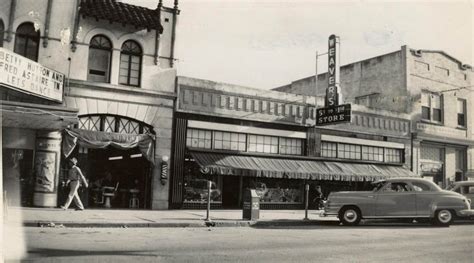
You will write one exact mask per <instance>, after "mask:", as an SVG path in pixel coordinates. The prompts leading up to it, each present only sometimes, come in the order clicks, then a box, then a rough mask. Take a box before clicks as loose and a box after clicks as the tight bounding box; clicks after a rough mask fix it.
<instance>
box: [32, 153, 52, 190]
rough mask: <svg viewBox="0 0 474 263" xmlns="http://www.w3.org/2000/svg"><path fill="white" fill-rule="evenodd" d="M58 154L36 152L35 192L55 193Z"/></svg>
mask: <svg viewBox="0 0 474 263" xmlns="http://www.w3.org/2000/svg"><path fill="white" fill-rule="evenodd" d="M55 169H56V153H54V152H36V158H35V175H36V180H35V182H36V183H35V191H37V192H47V193H50V192H51V193H52V192H54V185H55V183H54V182H55V178H54V177H55Z"/></svg>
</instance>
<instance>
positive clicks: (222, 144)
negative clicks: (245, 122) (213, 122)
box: [214, 131, 247, 152]
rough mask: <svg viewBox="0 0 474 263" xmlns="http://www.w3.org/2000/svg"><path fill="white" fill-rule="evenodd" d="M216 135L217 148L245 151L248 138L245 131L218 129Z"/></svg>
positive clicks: (215, 145) (215, 146) (215, 144)
mask: <svg viewBox="0 0 474 263" xmlns="http://www.w3.org/2000/svg"><path fill="white" fill-rule="evenodd" d="M214 137H215V138H214V148H215V149H218V150H233V151H242V152H243V151H245V145H246V143H247V140H246V136H245V134H244V133H235V132H221V131H216V132H214Z"/></svg>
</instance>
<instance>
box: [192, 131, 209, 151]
mask: <svg viewBox="0 0 474 263" xmlns="http://www.w3.org/2000/svg"><path fill="white" fill-rule="evenodd" d="M211 142H212V132H211V131H207V130H198V129H188V131H187V134H186V146H187V147H193V148H203V149H211Z"/></svg>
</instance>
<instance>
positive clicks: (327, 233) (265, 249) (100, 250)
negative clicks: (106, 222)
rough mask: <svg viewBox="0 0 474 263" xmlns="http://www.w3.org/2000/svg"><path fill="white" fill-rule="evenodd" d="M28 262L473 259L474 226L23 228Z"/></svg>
mask: <svg viewBox="0 0 474 263" xmlns="http://www.w3.org/2000/svg"><path fill="white" fill-rule="evenodd" d="M25 231H26V232H25V238H26V240H27V251H28V255H27V256H28V258H27V261H30V262H33V261H34V262H50V261H54V262H83V261H92V262H103V261H110V262H112V261H113V262H117V261H121V262H131V261H134V262H138V261H140V262H142V261H145V262H151V261H153V262H228V261H233V262H290V261H293V262H310V261H311V262H316V261H319V262H342V261H344V262H347V261H349V262H472V261H473V258H474V252H473V247H474V228H473V227H472V224H460V225H453V226H451V227H449V228H437V227H432V226H430V225H427V224H396V225H394V224H388V223H370V222H369V223H367V224H364V225H362V226H359V227H342V226H338V225H333V224H330V225H314V226H304V227H291V228H289V227H263V228H252V227H227V228H209V229H208V228H38V227H33V228H32V227H29V228H26V229H25Z"/></svg>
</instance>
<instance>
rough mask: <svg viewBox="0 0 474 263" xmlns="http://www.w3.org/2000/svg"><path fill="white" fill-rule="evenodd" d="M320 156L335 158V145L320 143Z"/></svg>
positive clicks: (333, 143) (332, 143)
mask: <svg viewBox="0 0 474 263" xmlns="http://www.w3.org/2000/svg"><path fill="white" fill-rule="evenodd" d="M321 156H322V157H330V158H336V157H337V143H335V142H322V143H321Z"/></svg>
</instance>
